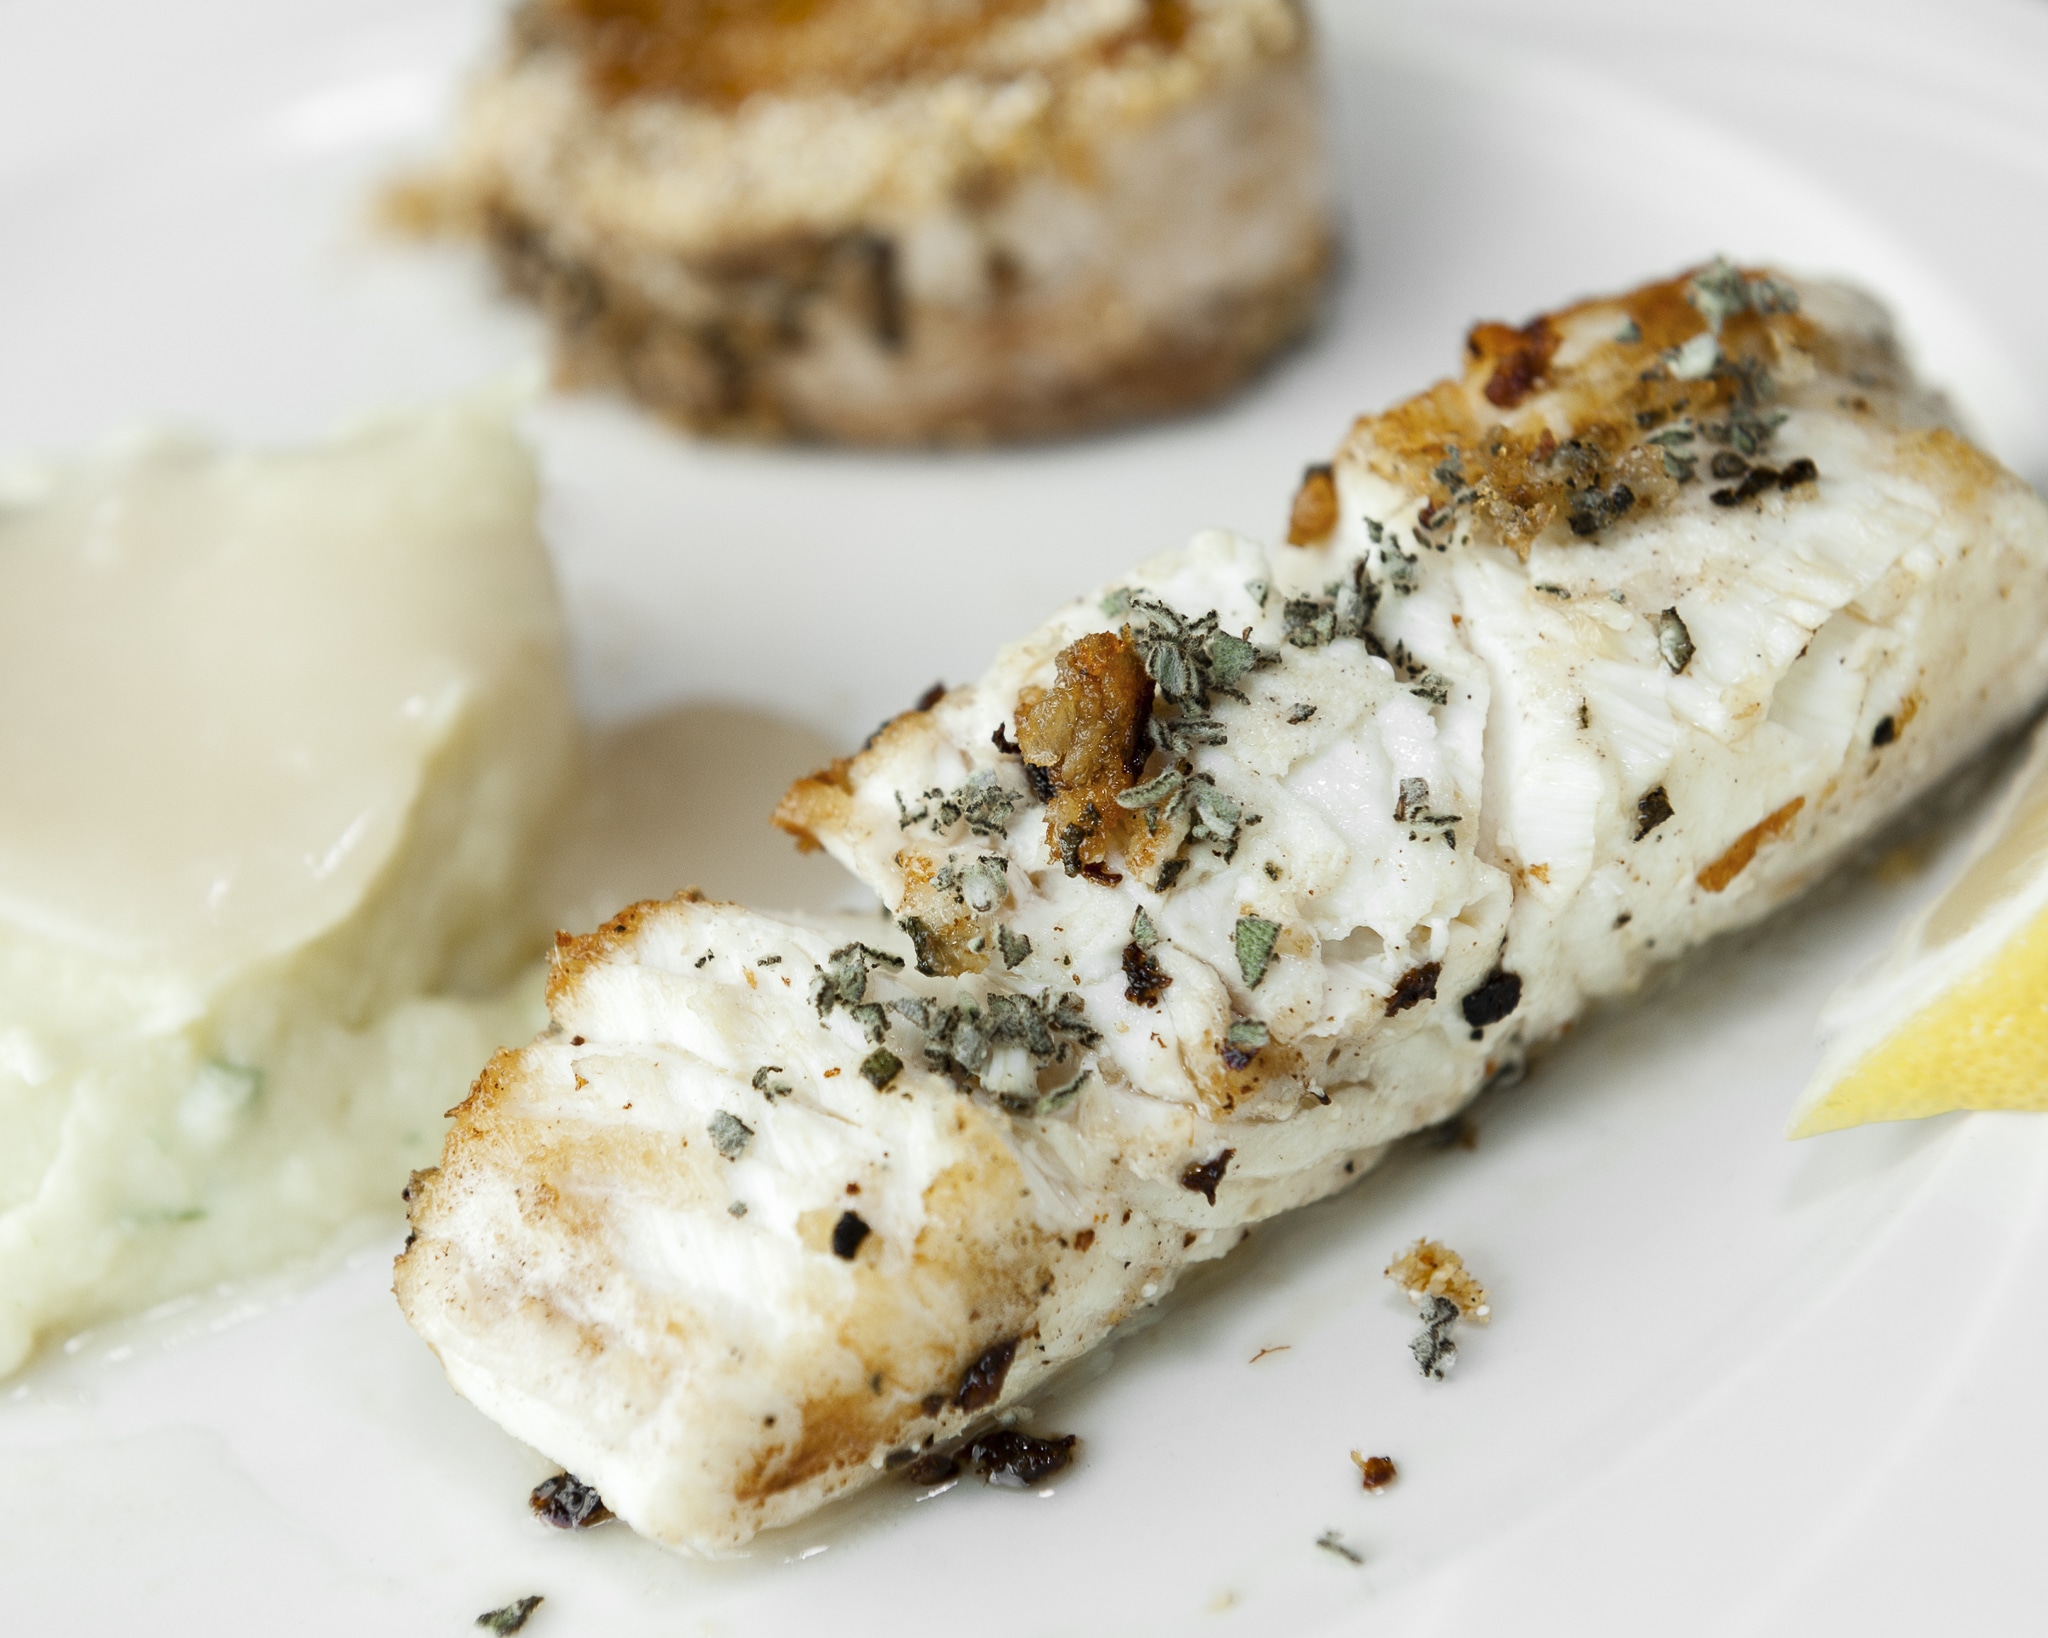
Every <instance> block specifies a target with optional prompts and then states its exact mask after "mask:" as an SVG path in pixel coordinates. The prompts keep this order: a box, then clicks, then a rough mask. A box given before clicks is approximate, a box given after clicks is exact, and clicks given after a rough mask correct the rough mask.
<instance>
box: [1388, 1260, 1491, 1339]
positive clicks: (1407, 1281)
mask: <svg viewBox="0 0 2048 1638" xmlns="http://www.w3.org/2000/svg"><path fill="white" fill-rule="evenodd" d="M1387 1278H1388V1279H1390V1280H1392V1281H1393V1282H1394V1283H1395V1284H1396V1285H1398V1286H1399V1287H1400V1288H1401V1289H1402V1290H1403V1291H1405V1292H1407V1293H1408V1297H1409V1300H1410V1301H1412V1302H1421V1301H1423V1300H1424V1299H1425V1298H1428V1297H1444V1298H1447V1299H1448V1300H1450V1301H1451V1302H1454V1303H1456V1304H1457V1306H1458V1313H1459V1315H1460V1316H1461V1317H1462V1318H1464V1319H1468V1320H1471V1321H1472V1322H1473V1323H1474V1324H1475V1325H1484V1324H1485V1323H1486V1320H1487V1316H1488V1315H1489V1314H1491V1313H1492V1312H1493V1310H1492V1309H1491V1308H1490V1307H1489V1306H1488V1305H1487V1301H1486V1287H1485V1286H1483V1285H1481V1284H1480V1283H1479V1282H1478V1281H1477V1280H1475V1279H1473V1278H1472V1275H1471V1273H1470V1271H1469V1270H1467V1269H1466V1267H1465V1259H1464V1258H1462V1257H1460V1256H1459V1255H1458V1254H1457V1253H1456V1252H1455V1251H1453V1250H1451V1248H1450V1247H1449V1246H1447V1245H1443V1244H1442V1243H1440V1242H1438V1241H1436V1240H1417V1241H1416V1242H1415V1244H1413V1245H1412V1246H1410V1247H1409V1248H1408V1249H1407V1250H1406V1251H1404V1252H1402V1253H1401V1255H1400V1256H1398V1257H1396V1258H1395V1259H1394V1260H1393V1261H1392V1262H1391V1263H1389V1264H1387Z"/></svg>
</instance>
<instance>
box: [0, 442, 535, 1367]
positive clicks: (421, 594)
mask: <svg viewBox="0 0 2048 1638" xmlns="http://www.w3.org/2000/svg"><path fill="white" fill-rule="evenodd" d="M534 500H535V479H534V474H533V470H532V466H531V463H530V462H529V460H528V458H527V456H526V454H525V452H524V450H523V449H522V447H521V446H520V444H519V442H518V441H517V438H516V437H515V435H514V433H513V431H512V428H511V426H510V424H509V421H508V418H507V415H506V413H505V412H504V410H503V409H502V408H500V407H497V406H493V405H489V404H484V403H475V404H467V405H459V406H455V407H452V408H448V409H444V410H440V411H436V412H433V413H429V414H424V415H420V416H416V417H410V418H406V419H401V420H392V421H389V422H386V423H382V424H379V425H376V426H374V427H371V428H368V429H365V430H362V431H359V432H356V433H354V434H352V435H350V436H349V437H347V438H346V439H344V440H342V441H340V442H338V443H336V444H334V445H332V446H330V447H327V448H322V449H317V450H313V451H309V452H303V453H290V454H265V455H249V454H223V453H219V452H216V451H214V450H211V449H206V448H198V447H193V446H190V445H174V444H170V443H166V442H161V441H160V442H157V443H154V444H151V445H149V446H147V447H141V448H133V449H130V450H127V451H126V452H123V453H121V454H118V455H109V456H106V457H103V458H100V459H96V460H93V461H89V462H83V463H79V464H76V465H73V466H68V467H64V468H52V469H33V470H18V471H15V472H12V473H10V474H8V475H7V478H6V482H5V486H4V489H0V1373H4V1372H5V1371H8V1370H11V1369H13V1368H14V1367H15V1366H17V1365H19V1364H20V1363H21V1362H22V1360H23V1359H25V1358H26V1357H27V1356H28V1354H29V1353H30V1351H31V1350H32V1349H33V1348H34V1347H35V1345H36V1343H37V1341H38V1339H39V1338H43V1337H46V1336H49V1335H52V1334H55V1333H57V1332H59V1331H60V1330H62V1329H68V1328H71V1327H75V1326H78V1325H81V1324H86V1323H90V1322H92V1321H94V1320H95V1319H97V1318H100V1317H102V1316H105V1315H108V1314H111V1313H115V1312H119V1311H122V1310H126V1309H131V1308H135V1307H139V1306H143V1305H146V1304H148V1303H150V1302H152V1301H155V1300H157V1299H159V1298H161V1297H164V1296H168V1295H171V1294H173V1293H176V1292H178V1291H182V1290H187V1289H190V1288H192V1287H194V1286H198V1285H203V1284H205V1283H208V1282H211V1281H214V1280H217V1279H220V1278H223V1277H225V1276H228V1275H231V1274H236V1273H240V1272H245V1271H248V1270H250V1269H253V1268H256V1267H259V1266H262V1265H265V1264H269V1263H274V1262H276V1261H277V1260H279V1259H280V1258H283V1257H287V1256H290V1255H292V1254H295V1253H300V1252H304V1251H307V1250H311V1249H314V1248H317V1247H318V1246H319V1245H321V1244H322V1243H323V1242H324V1241H326V1240H327V1239H328V1238H330V1237H331V1236H332V1235H333V1233H334V1232H335V1230H336V1229H337V1228H339V1227H340V1226H342V1225H343V1224H345V1223H347V1222H348V1221H350V1220H351V1219H353V1218H355V1217H357V1216H359V1215H361V1214H362V1213H364V1212H366V1211H368V1210H372V1209H376V1208H380V1207H395V1205H396V1202H397V1194H398V1191H399V1189H400V1188H401V1186H402V1185H403V1183H404V1181H405V1177H406V1174H407V1172H408V1170H409V1169H410V1168H411V1167H413V1166H416V1165H423V1164H426V1163H429V1162H430V1161H431V1160H432V1159H433V1157H434V1155H435V1154H436V1152H437V1151H438V1149H439V1147H440V1141H441V1132H442V1127H443V1122H442V1119H441V1115H442V1111H444V1110H445V1109H447V1108H448V1106H449V1105H450V1104H452V1103H454V1102H456V1101H457V1100H458V1099H459V1098H460V1097H461V1096H462V1094H463V1090H464V1088H465V1087H466V1086H467V1085H468V1083H469V1081H470V1078H471V1077H472V1076H473V1075H474V1074H475V1072H476V1069H477V1067H478V1065H480V1064H481V1063H482V1062H483V1061H484V1060H485V1059H486V1058H487V1057H488V1056H489V1054H490V1052H491V1049H492V1048H493V1047H494V1046H495V1045H497V1044H498V1043H500V1042H502V1041H507V1040H512V1039H516V1038H523V1037H524V1036H526V1035H527V1034H529V1033H530V1032H531V1030H532V1029H533V1028H534V1027H535V1018H536V1016H537V1015H539V984H538V979H537V975H533V974H529V975H527V976H526V977H525V978H523V979H522V978H519V977H518V974H519V972H520V969H521V967H522V966H523V965H524V964H526V963H527V962H528V961H530V959H531V958H532V956H533V955H534V954H535V953H536V951H537V948H538V945H539V935H540V934H541V933H542V932H543V931H544V929H541V928H538V927H536V926H534V925H533V924H532V922H531V917H530V912H529V910H528V905H529V903H530V896H529V894H528V892H527V882H528V880H529V877H530V873H531V869H532V865H533V863H534V857H535V853H536V849H537V848H538V847H539V846H540V844H541V841H542V838H543V832H544V830H545V828H546V825H547V822H548V820H549V818H550V816H551V814H552V812H553V810H554V808H555V806H556V804H557V800H558V798H559V796H560V795H561V792H562V789H563V786H564V783H565V779H566V776H567V773H568V770H569V767H570V759H571V755H572V737H571V736H572V717H571V711H570V704H569V698H568V689H567V684H566V681H565V676H564V670H563V657H562V639H561V632H560V627H559V622H558V617H557V612H556V605H555V598H554V591H553V586H552V583H551V580H550V575H549V569H548V564H547V559H546V556H545V553H544V551H543V549H542V545H541V542H540V538H539V536H538V534H537V533H536V530H535V527H534V521H533V514H534ZM508 986H509V987H508Z"/></svg>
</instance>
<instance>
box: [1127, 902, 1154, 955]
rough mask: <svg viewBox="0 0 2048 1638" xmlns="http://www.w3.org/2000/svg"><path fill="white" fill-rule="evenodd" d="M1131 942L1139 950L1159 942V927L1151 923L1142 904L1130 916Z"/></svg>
mask: <svg viewBox="0 0 2048 1638" xmlns="http://www.w3.org/2000/svg"><path fill="white" fill-rule="evenodd" d="M1131 942H1132V943H1133V944H1135V945H1137V947H1138V948H1139V949H1141V950H1149V949H1151V948H1152V946H1153V945H1155V944H1157V943H1158V942H1159V929H1158V928H1156V927H1154V926H1153V925H1152V918H1151V917H1150V916H1148V915H1146V914H1145V907H1144V906H1143V905H1142V904H1141V905H1139V906H1138V908H1137V911H1136V912H1135V913H1134V914H1133V915H1132V917H1131Z"/></svg>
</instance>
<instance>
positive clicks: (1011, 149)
mask: <svg viewBox="0 0 2048 1638" xmlns="http://www.w3.org/2000/svg"><path fill="white" fill-rule="evenodd" d="M1318 106H1319V97H1318V89H1317V85H1316V81H1315V77H1314V65H1313V60H1312V58H1311V54H1310V48H1309V33H1308V28H1307V24H1306V21H1305V19H1304V18H1303V16H1302V15H1301V12H1300V11H1299V9H1298V7H1297V5H1296V4H1295V0H1111V3H1109V4H1102V3H1100V0H968V3H966V4H959V3H952V0H946V3H940V0H914V3H913V0H817V3H813V4H806V5H801V6H789V5H783V4H775V5H767V4H752V5H748V4H741V5H729V4H711V3H708V0H663V3H660V4H654V5H647V4H640V3H630V4H629V3H625V0H528V3H527V4H526V5H525V7H524V8H523V9H522V10H521V11H520V12H519V13H518V18H517V24H516V27H515V29H514V33H513V39H512V43H511V46H510V49H509V50H508V52H507V54H506V56H505V59H504V61H503V62H502V63H501V64H500V65H499V66H498V67H497V68H496V69H495V70H493V71H492V72H491V73H490V74H489V75H488V76H486V77H485V78H484V79H483V80H482V81H481V82H480V83H479V85H478V86H477V87H476V88H475V91H474V93H473V95H472V97H471V99H470V101H469V105H468V108H467V111H466V114H465V117H464V123H463V127H462V134H461V138H460V142H459V146H458V149H457V152H456V154H455V155H454V157H453V160H452V162H451V166H450V169H449V173H448V175H447V176H446V177H445V178H444V179H443V180H442V181H441V182H439V183H438V184H436V185H434V186H433V187H432V188H430V189H429V190H427V191H426V192H425V193H424V194H420V195H414V196H412V197H415V198H422V197H423V198H430V199H432V200H433V201H435V203H434V205H433V209H435V210H437V211H439V212H441V213H443V214H448V213H452V214H453V215H455V216H456V217H458V218H460V219H463V220H466V221H467V222H469V223H470V224H471V225H473V226H475V227H477V228H479V229H481V231H482V232H483V233H484V234H485V235H486V236H487V238H488V241H489V243H490V245H491V247H492V249H493V250H494V252H495V253H496V256H497V259H498V262H499V265H500V267H501V268H502V270H503V271H504V273H505V275H506V276H507V278H508V280H509V281H510V283H511V284H512V285H513V287H514V288H516V289H518V290H520V291H522V292H523V293H525V294H527V295H529V296H531V297H533V298H535V299H536V300H538V301H539V302H540V304H541V305H542V307H543V308H544V309H545V310H546V312H547V314H548V317H549V319H550V321H551V322H552V324H553V327H554V330H555V336H556V343H557V356H558V361H559V369H560V373H561V375H562V376H563V377H564V378H565V379H566V380H567V381H569V382H571V383H574V384H587V385H605V386H617V387H623V388H624V389H625V390H627V391H629V392H631V393H633V394H634V395H635V396H637V397H638V398H640V399H642V400H643V401H644V402H646V403H648V404H649V405H651V406H653V407H654V408H656V409H658V410H660V411H661V412H663V413H664V414H666V415H668V416H670V417H672V418H674V419H675V420H677V421H679V422H681V423H682V424H684V425H686V426H688V427H691V428H694V429H697V430H700V431H706V432H713V433H723V434H731V435H738V436H743V437H764V438H796V439H823V440H834V441H845V442H852V443H863V444H920V443H972V442H983V441H988V440H995V439H1013V438H1036V437H1044V436H1049V435H1054V434H1063V433H1070V432H1074V431H1077V430H1081V429H1084V428H1088V427H1094V426H1100V425H1104V424H1107V423H1110V422H1115V421H1123V420H1128V419H1132V418H1134V417H1141V416H1148V415H1157V414H1162V413H1167V412H1170V411H1175V410H1181V409H1186V408H1189V407H1191V406H1194V405H1197V404H1201V403H1205V402H1207V401H1209V400H1211V399H1213V398H1216V397H1218V396H1220V395H1221V394H1223V393H1225V392H1228V391H1229V390H1230V389H1232V388H1233V387H1235V386H1237V385H1238V384H1239V383H1240V382H1241V381H1243V380H1244V379H1245V377H1246V376H1247V375H1249V374H1250V373H1251V372H1252V371H1253V370H1255V369H1256V368H1257V367H1258V366H1259V365H1260V364H1261V363H1262V362H1264V361H1265V360H1266V359H1267V358H1268V357H1269V356H1270V355H1271V354H1272V353H1273V352H1274V351H1275V349H1277V348H1279V347H1280V346H1282V345H1284V344H1285V343H1286V342H1288V341H1290V340H1291V339H1293V338H1294V337H1295V336H1296V335H1298V334H1299V333H1300V332H1301V331H1302V330H1303V329H1304V328H1306V327H1307V325H1308V324H1309V323H1310V322H1311V321H1312V320H1313V318H1314V315H1315V312H1316V309H1317V303H1318V297H1319V292H1320V290H1321V286H1322V282H1323V277H1324V274H1325V272H1326V270H1327V268H1328V266H1329V263H1330V258H1331V246H1332V236H1331V230H1330V226H1329V217H1328V209H1327V204H1326V196H1325V175H1324V162H1323V153H1322V138H1321V131H1320V125H1319V112H1318ZM402 197H404V196H402Z"/></svg>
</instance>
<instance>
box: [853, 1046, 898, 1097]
mask: <svg viewBox="0 0 2048 1638" xmlns="http://www.w3.org/2000/svg"><path fill="white" fill-rule="evenodd" d="M902 1070H903V1060H902V1059H901V1058H899V1057H897V1056H896V1054H895V1053H893V1052H891V1051H890V1050H889V1049H888V1048H887V1047H876V1048H875V1050H874V1051H873V1052H870V1053H869V1054H868V1055H867V1057H866V1058H865V1059H863V1060H862V1061H861V1066H860V1072H861V1076H862V1078H863V1079H865V1080H866V1081H867V1082H868V1084H869V1085H871V1086H872V1087H874V1089H875V1090H876V1091H877V1092H879V1091H881V1090H882V1089H883V1088H884V1087H885V1086H887V1085H888V1084H889V1083H890V1082H891V1081H893V1080H894V1079H895V1078H896V1077H897V1076H898V1075H899V1074H900V1073H902Z"/></svg>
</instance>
